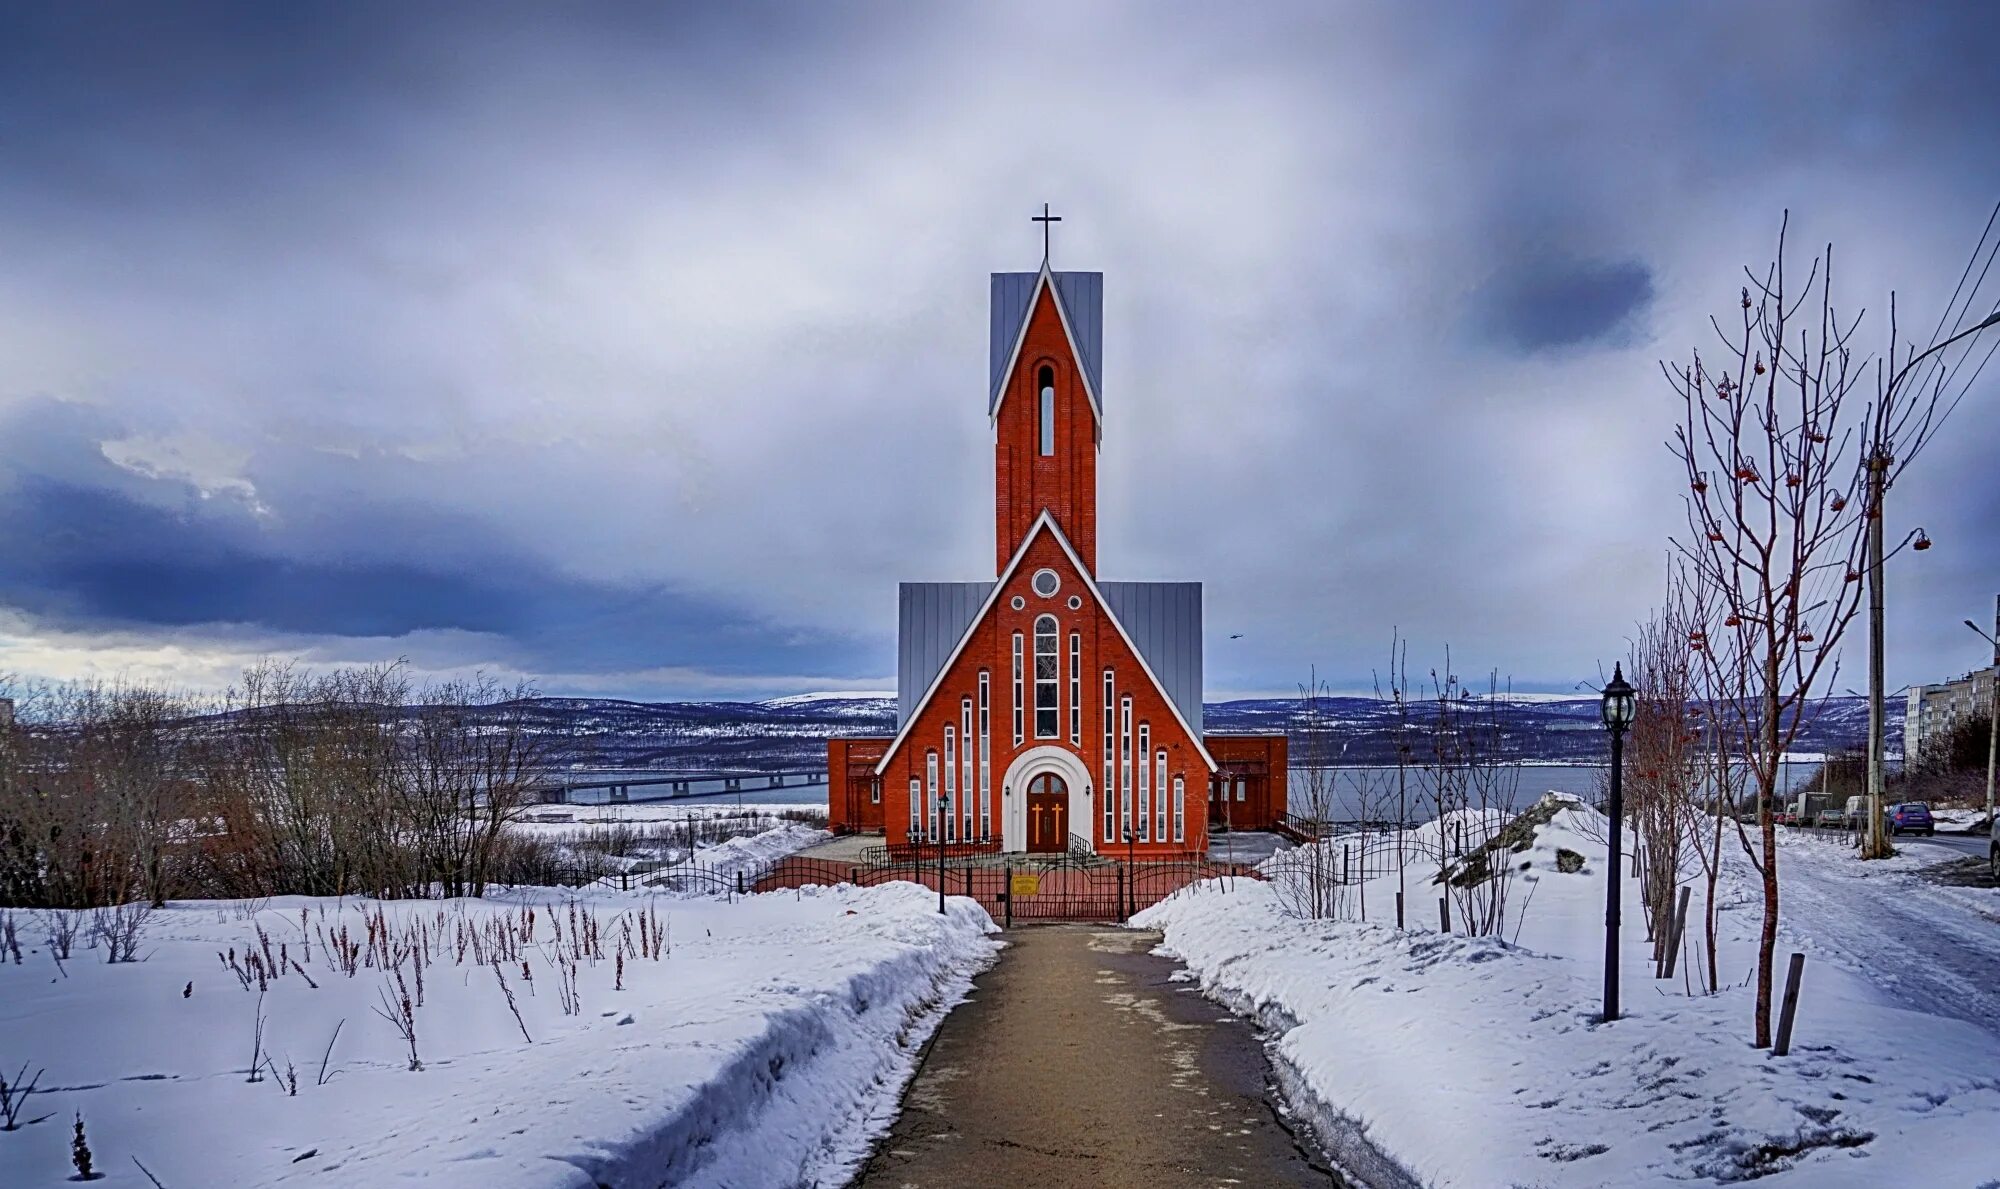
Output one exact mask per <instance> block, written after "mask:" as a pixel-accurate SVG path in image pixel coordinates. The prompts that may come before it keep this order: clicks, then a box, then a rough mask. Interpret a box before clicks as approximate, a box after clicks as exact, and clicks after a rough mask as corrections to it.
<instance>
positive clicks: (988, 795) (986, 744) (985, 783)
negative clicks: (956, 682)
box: [979, 669, 993, 842]
mask: <svg viewBox="0 0 2000 1189" xmlns="http://www.w3.org/2000/svg"><path fill="white" fill-rule="evenodd" d="M992 690H993V681H992V674H990V673H988V672H987V671H986V670H984V669H981V670H980V671H979V840H980V841H981V842H990V841H991V840H992V838H993V693H992Z"/></svg>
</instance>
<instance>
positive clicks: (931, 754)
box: [924, 751, 940, 842]
mask: <svg viewBox="0 0 2000 1189" xmlns="http://www.w3.org/2000/svg"><path fill="white" fill-rule="evenodd" d="M937 793H938V753H937V752H935V751H926V752H925V753H924V834H925V836H926V837H927V838H929V839H930V840H931V841H933V842H935V841H937V839H938V828H939V824H940V823H939V822H938V800H937Z"/></svg>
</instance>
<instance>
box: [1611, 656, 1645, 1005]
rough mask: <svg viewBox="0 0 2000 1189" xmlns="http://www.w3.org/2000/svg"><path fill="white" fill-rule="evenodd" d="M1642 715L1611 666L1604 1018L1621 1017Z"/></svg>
mask: <svg viewBox="0 0 2000 1189" xmlns="http://www.w3.org/2000/svg"><path fill="white" fill-rule="evenodd" d="M1638 712H1639V691H1637V690H1635V689H1633V688H1632V687H1631V685H1630V684H1628V683H1627V682H1626V680H1625V667H1624V666H1623V665H1618V664H1614V665H1612V666H1611V680H1610V681H1608V682H1606V683H1605V685H1604V725H1605V726H1607V727H1609V728H1610V729H1611V804H1610V805H1609V806H1607V807H1606V809H1607V811H1608V813H1609V815H1610V818H1611V827H1610V831H1609V832H1610V835H1611V861H1610V864H1609V867H1610V875H1611V885H1610V887H1608V888H1607V889H1606V890H1605V893H1604V1018H1605V1019H1606V1020H1615V1019H1617V1018H1618V893H1619V888H1620V881H1621V880H1622V879H1623V874H1622V872H1621V871H1620V870H1619V869H1620V867H1621V866H1623V859H1624V857H1625V855H1624V852H1625V732H1626V730H1628V729H1629V728H1630V727H1631V726H1632V720H1633V718H1635V717H1636V716H1637V715H1638Z"/></svg>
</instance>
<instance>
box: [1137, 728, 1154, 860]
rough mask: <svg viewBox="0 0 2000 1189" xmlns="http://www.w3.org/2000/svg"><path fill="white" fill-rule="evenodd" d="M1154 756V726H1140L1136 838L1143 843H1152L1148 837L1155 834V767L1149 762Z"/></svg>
mask: <svg viewBox="0 0 2000 1189" xmlns="http://www.w3.org/2000/svg"><path fill="white" fill-rule="evenodd" d="M1152 754H1153V724H1151V723H1146V722H1142V723H1140V724H1139V828H1138V830H1137V831H1136V834H1135V836H1136V837H1137V838H1138V839H1139V841H1141V842H1150V841H1152V840H1151V839H1150V838H1148V837H1147V835H1149V834H1151V833H1152V832H1153V765H1152V764H1150V763H1148V762H1147V760H1148V759H1150V758H1151V756H1152Z"/></svg>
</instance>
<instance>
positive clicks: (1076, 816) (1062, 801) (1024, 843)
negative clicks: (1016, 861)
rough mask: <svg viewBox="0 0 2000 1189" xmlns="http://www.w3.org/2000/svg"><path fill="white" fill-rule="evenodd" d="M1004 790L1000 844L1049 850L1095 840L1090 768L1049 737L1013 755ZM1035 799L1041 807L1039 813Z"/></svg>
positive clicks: (1003, 781) (1002, 783)
mask: <svg viewBox="0 0 2000 1189" xmlns="http://www.w3.org/2000/svg"><path fill="white" fill-rule="evenodd" d="M1000 790H1001V792H1000V805H1001V809H1000V829H1001V843H1002V845H1001V849H1003V850H1008V851H1040V852H1042V853H1044V854H1046V853H1049V852H1051V851H1066V850H1069V849H1070V847H1071V846H1072V845H1080V846H1083V847H1086V848H1087V847H1090V846H1091V839H1092V836H1093V835H1094V834H1095V831H1094V830H1092V829H1091V828H1090V823H1091V792H1092V790H1091V787H1090V770H1089V769H1088V768H1085V767H1084V766H1083V761H1082V760H1080V759H1078V758H1077V756H1076V754H1075V753H1074V752H1072V751H1070V750H1069V749H1068V748H1066V747H1061V746H1058V745H1055V744H1048V743H1045V744H1042V745H1040V746H1038V747H1031V748H1029V749H1028V750H1026V751H1024V752H1022V753H1021V754H1020V755H1018V756H1015V757H1014V760H1013V762H1012V763H1010V764H1008V765H1007V774H1006V776H1005V777H1003V778H1002V779H1001V781H1000ZM1031 801H1032V803H1033V804H1035V805H1040V806H1041V807H1042V812H1041V815H1040V817H1039V819H1037V817H1036V815H1035V814H1034V813H1033V812H1031V806H1030V802H1031ZM1038 820H1039V824H1037V822H1038Z"/></svg>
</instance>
